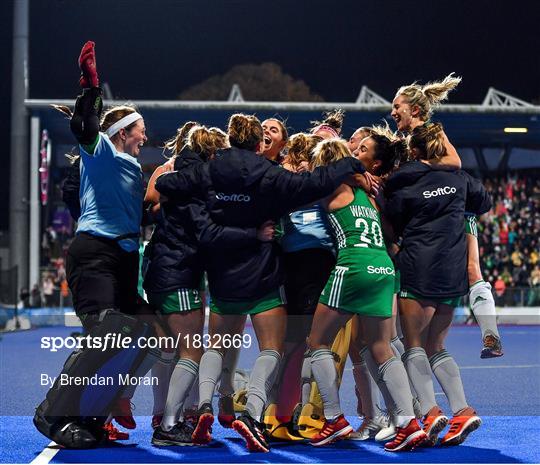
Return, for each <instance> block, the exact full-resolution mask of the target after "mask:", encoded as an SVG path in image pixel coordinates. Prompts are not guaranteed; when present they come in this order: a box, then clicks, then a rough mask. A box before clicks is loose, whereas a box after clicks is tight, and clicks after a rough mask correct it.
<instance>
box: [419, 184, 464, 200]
mask: <svg viewBox="0 0 540 465" xmlns="http://www.w3.org/2000/svg"><path fill="white" fill-rule="evenodd" d="M455 193H456V188H455V187H450V186H444V187H439V188H438V189H435V190H434V191H424V192H422V195H423V196H424V198H426V199H429V198H431V197H437V196H439V195H449V194H455Z"/></svg>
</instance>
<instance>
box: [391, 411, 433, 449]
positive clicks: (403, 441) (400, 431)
mask: <svg viewBox="0 0 540 465" xmlns="http://www.w3.org/2000/svg"><path fill="white" fill-rule="evenodd" d="M396 432H397V434H396V437H395V438H394V439H393V440H392V441H390V442H387V443H386V444H385V445H384V450H385V451H388V452H400V451H406V450H413V449H414V448H415V447H418V446H420V445H421V444H423V443H424V442H426V441H427V440H428V435H427V434H426V433H425V431H424V430H422V428H420V425H419V424H418V421H417V420H416V418H413V419H412V420H411V421H410V422H409V423H408V424H407V426H405V427H404V428H400V427H399V426H398V427H397V428H396Z"/></svg>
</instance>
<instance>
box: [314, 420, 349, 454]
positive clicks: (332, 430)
mask: <svg viewBox="0 0 540 465" xmlns="http://www.w3.org/2000/svg"><path fill="white" fill-rule="evenodd" d="M352 432H353V428H352V426H351V425H349V422H348V421H347V420H345V417H344V416H343V415H340V416H339V417H337V418H336V419H335V420H334V421H333V422H332V423H330V422H329V421H328V420H326V421H325V422H324V425H323V427H322V429H321V431H319V432H318V433H317V434H316V435H315V436H313V437H312V438H311V439H310V441H309V442H310V444H311V445H312V446H316V447H318V446H324V445H325V444H330V443H332V442H335V441H338V440H340V439H345V438H346V437H347V436H348V435H349V434H351V433H352Z"/></svg>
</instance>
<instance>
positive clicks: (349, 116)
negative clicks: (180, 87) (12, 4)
mask: <svg viewBox="0 0 540 465" xmlns="http://www.w3.org/2000/svg"><path fill="white" fill-rule="evenodd" d="M104 103H105V106H111V105H118V104H125V103H126V102H125V101H118V100H106V101H105V102H104ZM131 103H133V104H134V105H136V106H137V107H138V108H139V110H140V111H141V112H142V113H143V115H144V117H145V121H146V127H147V135H148V137H149V145H150V146H154V148H155V149H154V152H159V153H161V151H158V150H156V149H157V147H159V146H161V145H162V144H163V141H165V140H167V139H168V138H170V137H172V136H173V135H174V134H175V133H176V129H177V128H178V126H179V125H181V124H182V123H183V122H185V121H189V120H191V121H200V122H202V123H204V124H205V125H207V126H218V127H222V128H224V127H225V126H226V124H227V120H228V118H229V116H230V115H231V114H233V113H235V112H245V113H250V114H256V115H257V116H258V117H259V118H260V119H261V120H262V119H264V118H269V117H272V116H278V117H281V118H283V119H284V120H286V124H287V127H288V128H289V129H290V131H289V132H290V133H292V132H299V131H304V130H306V129H307V128H309V127H310V126H311V123H310V122H311V121H314V120H320V119H321V114H322V112H324V111H328V110H333V109H335V108H341V109H343V110H345V112H346V116H345V123H344V128H343V135H344V137H348V136H349V135H350V134H351V133H352V132H353V131H354V130H355V129H356V128H358V127H360V126H369V125H371V124H379V123H381V122H382V121H383V120H387V121H388V122H389V123H390V126H391V127H393V126H394V125H393V121H392V118H391V117H390V111H391V104H390V102H389V101H387V100H386V99H385V98H384V97H381V96H380V95H378V94H377V93H375V92H374V91H373V90H371V89H369V88H368V87H366V86H363V87H362V89H361V91H360V93H359V95H358V98H357V101H356V102H256V101H245V100H244V97H243V95H242V91H241V89H240V87H239V86H238V85H233V86H232V88H231V92H230V95H229V100H228V101H180V100H172V101H163V100H139V101H133V102H131ZM25 104H26V107H27V109H28V110H29V113H30V114H31V115H32V116H35V117H38V118H39V120H40V126H41V128H44V129H47V130H48V132H49V137H50V138H51V139H52V141H53V142H55V145H56V147H58V146H59V145H60V146H65V145H73V137H72V136H71V134H70V132H69V125H68V124H67V121H66V120H65V117H64V116H63V115H62V114H61V113H59V112H58V111H56V110H54V109H52V108H51V104H60V105H67V106H70V107H73V105H74V100H34V99H31V100H26V101H25ZM433 120H435V121H440V122H441V123H442V124H443V125H444V127H445V130H446V132H447V134H448V136H449V138H450V140H451V141H452V142H453V143H454V145H456V147H458V148H459V149H460V153H461V152H462V151H464V150H465V151H469V152H470V154H471V155H470V158H471V162H470V165H471V167H474V168H479V169H480V170H482V171H491V170H495V169H504V168H506V167H508V162H509V160H510V165H512V163H511V159H512V157H511V155H512V152H515V151H516V149H526V152H525V155H523V153H522V156H521V158H522V159H531V161H530V163H529V165H531V166H540V106H536V105H532V104H530V103H528V102H525V101H523V100H520V99H517V98H515V97H512V96H511V95H508V94H505V93H503V92H501V91H498V90H496V89H493V88H490V89H489V90H488V92H487V94H486V98H485V99H484V101H483V103H481V104H459V105H456V104H444V105H440V106H439V107H438V108H437V109H436V111H435V115H434V117H433ZM64 148H65V147H64ZM145 151H146V152H148V151H149V147H146V148H145ZM145 151H143V154H142V155H143V156H144V155H145ZM494 157H495V158H496V160H495V159H494ZM154 158H155V157H150V160H151V161H154ZM525 164H527V163H525ZM521 165H522V163H521ZM510 167H512V166H510ZM520 167H523V166H520Z"/></svg>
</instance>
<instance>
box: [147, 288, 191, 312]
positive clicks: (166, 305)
mask: <svg viewBox="0 0 540 465" xmlns="http://www.w3.org/2000/svg"><path fill="white" fill-rule="evenodd" d="M147 296H148V303H149V304H150V305H153V306H154V307H155V308H157V309H158V311H159V312H160V313H162V314H169V313H182V312H190V311H192V310H201V309H202V301H201V297H200V295H199V290H198V289H178V290H177V291H171V292H149V293H148V294H147Z"/></svg>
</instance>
